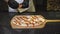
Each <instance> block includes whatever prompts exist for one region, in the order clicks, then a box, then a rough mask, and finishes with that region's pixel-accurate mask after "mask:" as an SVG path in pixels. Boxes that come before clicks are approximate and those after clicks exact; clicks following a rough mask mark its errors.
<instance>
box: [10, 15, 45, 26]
mask: <svg viewBox="0 0 60 34" xmlns="http://www.w3.org/2000/svg"><path fill="white" fill-rule="evenodd" d="M44 22H45V19H44V18H43V17H42V16H38V15H20V16H15V17H14V18H13V19H12V21H11V23H13V24H15V25H17V26H20V27H37V26H39V25H41V24H43V23H44Z"/></svg>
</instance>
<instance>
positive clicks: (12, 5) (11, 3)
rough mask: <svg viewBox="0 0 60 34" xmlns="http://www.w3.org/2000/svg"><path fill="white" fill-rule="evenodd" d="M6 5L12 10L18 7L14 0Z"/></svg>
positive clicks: (10, 0)
mask: <svg viewBox="0 0 60 34" xmlns="http://www.w3.org/2000/svg"><path fill="white" fill-rule="evenodd" d="M8 5H9V6H10V7H11V8H13V9H17V8H18V7H19V4H18V3H17V2H16V1H14V0H9V1H8Z"/></svg>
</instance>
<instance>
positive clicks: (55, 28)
mask: <svg viewBox="0 0 60 34" xmlns="http://www.w3.org/2000/svg"><path fill="white" fill-rule="evenodd" d="M46 1H47V0H34V4H35V8H36V12H34V13H30V12H23V13H13V12H10V13H9V12H7V11H8V10H7V9H8V7H7V5H6V3H5V4H4V2H1V1H0V2H1V3H3V5H4V6H5V5H6V6H5V7H7V8H5V9H3V11H2V10H1V12H0V34H60V22H57V23H46V25H45V27H44V28H42V29H12V28H11V26H10V20H11V18H12V17H13V16H15V15H42V16H44V17H45V18H46V19H60V11H47V10H46V4H47V3H46ZM3 5H2V7H3ZM0 6H1V5H0ZM2 7H0V9H1V8H2Z"/></svg>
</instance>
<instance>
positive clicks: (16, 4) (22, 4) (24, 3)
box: [8, 0, 29, 12]
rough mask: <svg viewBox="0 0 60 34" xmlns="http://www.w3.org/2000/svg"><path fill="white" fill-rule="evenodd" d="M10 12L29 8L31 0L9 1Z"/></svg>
mask: <svg viewBox="0 0 60 34" xmlns="http://www.w3.org/2000/svg"><path fill="white" fill-rule="evenodd" d="M8 6H9V12H16V9H18V8H23V9H25V8H28V7H29V0H9V1H8Z"/></svg>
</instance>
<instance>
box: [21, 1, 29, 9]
mask: <svg viewBox="0 0 60 34" xmlns="http://www.w3.org/2000/svg"><path fill="white" fill-rule="evenodd" d="M28 7H29V0H24V2H23V3H22V8H28Z"/></svg>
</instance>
